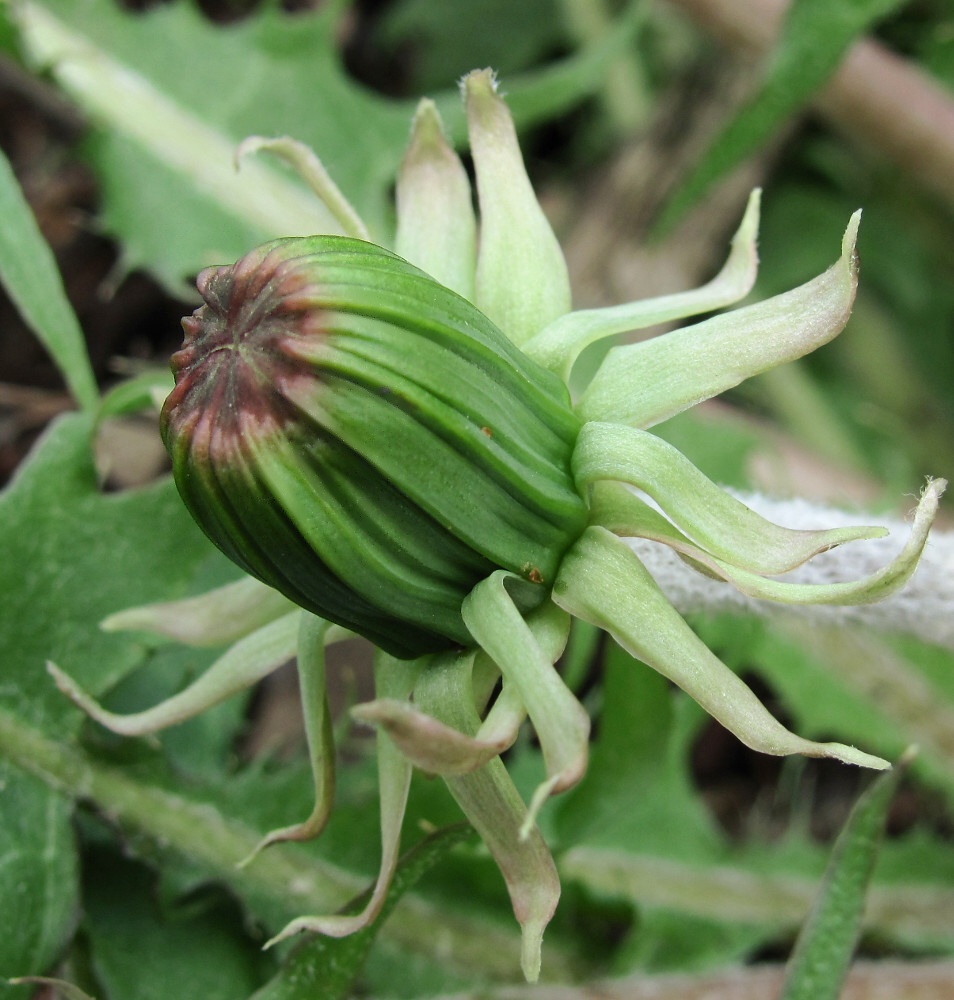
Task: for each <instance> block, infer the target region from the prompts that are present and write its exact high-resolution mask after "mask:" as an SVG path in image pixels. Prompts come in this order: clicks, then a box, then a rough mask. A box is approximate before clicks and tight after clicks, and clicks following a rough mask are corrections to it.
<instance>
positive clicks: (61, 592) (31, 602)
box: [0, 415, 224, 737]
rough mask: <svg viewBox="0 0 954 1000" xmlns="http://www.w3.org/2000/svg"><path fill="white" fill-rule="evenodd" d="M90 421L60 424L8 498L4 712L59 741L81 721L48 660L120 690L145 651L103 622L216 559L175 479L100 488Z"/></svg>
mask: <svg viewBox="0 0 954 1000" xmlns="http://www.w3.org/2000/svg"><path fill="white" fill-rule="evenodd" d="M91 424H92V421H91V420H90V419H87V418H85V417H81V416H78V415H69V416H67V417H65V418H62V419H60V420H59V421H57V422H56V423H55V424H53V425H52V427H51V428H50V429H49V430H48V432H47V433H46V435H45V436H44V438H43V439H42V440H41V442H40V445H39V446H38V448H37V449H36V450H35V451H34V453H33V454H32V455H31V457H30V458H29V459H28V461H27V462H26V464H25V465H23V466H22V467H21V469H20V470H19V472H18V474H17V476H16V477H15V478H14V480H13V482H12V483H11V484H10V486H9V487H8V488H7V489H6V490H5V491H4V492H3V493H2V494H0V551H3V553H4V558H3V560H2V561H0V603H2V606H3V608H4V619H5V626H4V658H3V661H2V663H0V707H3V708H6V709H8V710H9V711H11V712H13V713H14V714H16V715H18V716H19V717H20V718H22V719H24V720H30V721H31V722H33V723H35V724H36V725H38V726H39V727H40V728H41V729H42V730H43V731H45V732H48V733H53V734H55V735H57V736H60V737H62V736H63V735H64V733H68V732H74V731H75V730H76V729H77V728H78V727H79V725H80V723H81V721H82V717H81V715H80V713H78V712H77V711H76V710H75V709H74V708H73V707H72V706H71V705H69V703H68V702H66V701H65V699H64V698H63V697H62V695H60V694H59V692H58V691H57V690H56V688H55V687H54V685H53V684H52V682H51V680H50V678H49V677H48V676H47V673H46V669H45V666H44V665H45V663H46V662H47V660H55V661H56V662H57V663H58V664H59V665H60V666H61V667H63V669H64V670H67V671H68V672H69V673H71V674H72V675H73V676H74V677H75V678H76V680H77V681H78V682H79V683H80V684H81V685H82V686H83V687H84V688H85V689H86V690H88V691H90V692H91V693H94V694H100V693H102V692H103V691H104V690H106V689H107V688H109V687H111V686H113V685H114V684H115V683H116V682H117V681H118V680H119V679H120V678H122V677H124V676H126V675H127V674H128V673H130V672H131V671H132V670H133V669H134V668H135V667H136V666H137V665H138V664H139V663H140V662H141V661H142V659H143V657H144V655H145V650H144V648H143V646H142V643H141V641H140V639H139V638H138V637H135V636H126V635H108V634H105V633H102V632H100V630H99V622H100V621H101V620H102V619H103V618H105V617H106V616H107V615H108V614H110V613H111V612H114V611H119V610H120V609H122V608H125V607H128V606H129V605H131V604H145V603H147V602H148V601H150V600H156V599H159V598H168V597H172V596H181V595H182V594H183V592H184V591H185V589H186V588H187V586H188V585H189V583H190V582H191V581H192V580H193V579H194V578H195V576H196V574H197V572H198V571H199V569H200V568H202V567H203V566H204V565H205V564H207V562H208V561H210V560H211V559H212V558H213V552H214V550H213V549H212V548H211V546H210V545H209V543H208V542H207V541H206V540H205V538H204V537H203V536H202V535H201V533H200V532H199V530H198V528H196V527H195V525H194V524H193V522H192V520H191V519H190V518H189V516H188V514H187V513H186V511H185V508H184V507H183V505H182V503H181V502H180V500H179V498H178V496H177V494H176V491H175V487H174V486H173V484H172V481H171V480H169V479H165V480H162V481H160V482H158V483H156V484H154V485H152V486H150V487H148V488H146V489H143V490H138V491H135V492H128V493H118V494H104V493H101V492H100V491H99V489H98V488H97V484H96V474H95V471H94V468H93V463H92V457H91V454H90V448H89V435H90V430H91ZM222 562H223V564H224V560H222Z"/></svg>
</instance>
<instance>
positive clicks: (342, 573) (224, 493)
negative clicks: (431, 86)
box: [162, 236, 586, 658]
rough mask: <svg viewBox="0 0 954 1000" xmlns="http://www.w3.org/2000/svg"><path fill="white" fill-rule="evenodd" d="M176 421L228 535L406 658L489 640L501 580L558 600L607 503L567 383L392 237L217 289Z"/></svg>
mask: <svg viewBox="0 0 954 1000" xmlns="http://www.w3.org/2000/svg"><path fill="white" fill-rule="evenodd" d="M198 283H199V289H200V291H201V292H202V295H203V297H204V299H205V303H206V304H205V305H203V306H202V307H201V308H200V309H198V310H197V311H196V312H195V314H194V315H193V316H192V317H190V318H188V319H186V320H185V321H184V323H183V325H184V327H185V330H186V342H185V345H184V346H183V348H182V350H181V351H179V352H178V353H177V354H176V355H175V356H174V357H173V369H174V371H175V374H176V388H175V390H174V391H173V392H172V394H171V395H170V396H169V398H168V399H167V401H166V404H165V406H164V408H163V415H162V431H163V437H164V439H165V442H166V445H167V447H168V449H169V451H170V453H171V455H172V458H173V467H174V471H175V477H176V482H177V484H178V486H179V491H180V493H181V494H182V498H183V500H184V501H185V502H186V504H187V506H188V507H189V510H190V511H191V512H192V514H193V516H194V517H195V519H196V520H197V521H198V522H199V524H200V525H201V526H202V528H203V529H204V530H205V531H206V533H207V534H208V535H209V537H210V538H211V539H212V540H213V541H214V542H215V543H216V544H217V545H218V546H219V547H220V548H221V549H222V550H223V551H224V552H225V553H226V554H227V555H228V556H230V557H231V558H232V559H233V560H235V562H237V563H238V564H239V565H240V566H241V567H242V568H243V569H245V570H246V571H248V572H249V573H251V574H252V575H253V576H255V577H257V578H258V579H260V580H262V581H263V582H264V583H267V584H269V585H270V586H272V587H274V588H275V589H276V590H279V591H281V592H282V593H283V594H285V595H286V596H287V597H289V598H290V599H291V600H292V601H294V602H295V603H296V604H298V605H300V606H301V607H304V608H307V609H308V610H309V611H311V612H313V613H314V614H317V615H320V616H322V617H325V618H328V619H330V620H331V621H334V622H336V623H337V624H339V625H343V626H345V627H347V628H350V629H353V630H354V631H356V632H358V633H359V634H361V635H364V636H366V637H367V638H369V639H371V640H372V641H373V642H375V643H376V644H377V645H379V646H381V647H382V648H384V649H386V650H388V651H389V652H391V653H394V654H395V655H396V656H399V657H405V658H407V657H413V656H420V655H421V654H423V653H427V652H434V651H436V650H439V649H446V648H448V647H449V646H452V645H466V644H468V643H469V642H471V638H470V635H469V633H468V632H467V628H466V626H465V625H464V622H463V619H462V618H461V605H462V602H463V600H464V598H465V597H466V596H467V595H468V594H469V593H470V591H471V590H472V589H473V588H474V586H475V585H476V584H477V583H479V582H480V580H482V579H483V578H484V577H486V576H488V575H489V574H490V573H491V572H492V571H493V570H495V569H506V570H509V571H511V572H512V573H514V574H515V575H516V576H518V577H520V578H521V579H522V580H523V581H525V583H526V585H525V586H523V587H521V588H520V591H519V597H520V604H521V606H522V607H523V608H525V609H530V608H532V607H535V606H537V605H539V604H540V603H541V602H542V601H543V600H544V599H545V598H546V595H547V592H548V590H549V586H550V585H551V584H552V582H553V579H554V578H555V575H556V571H557V568H558V566H559V562H560V557H561V556H562V554H563V552H564V551H565V550H566V549H567V547H568V546H569V545H570V543H571V542H572V541H574V540H575V539H576V538H577V537H578V536H579V534H580V532H581V531H582V528H583V526H584V524H585V520H586V507H585V504H584V503H583V501H582V500H581V499H580V497H579V495H578V493H577V491H576V487H575V485H574V481H573V477H572V474H571V471H570V460H571V454H572V450H573V445H574V443H575V441H576V436H577V433H578V431H579V426H580V425H579V421H578V420H577V418H576V417H575V416H574V415H573V412H572V410H571V409H570V403H569V396H568V394H567V391H566V388H565V386H564V385H563V383H562V382H561V381H560V380H559V379H558V378H557V377H556V376H554V375H553V374H552V373H550V372H548V371H546V370H544V369H543V368H541V367H539V366H538V365H536V364H535V363H534V362H532V361H531V360H530V359H529V358H527V357H526V356H525V355H523V354H522V353H521V352H520V351H519V350H517V348H515V347H514V346H513V344H511V343H510V341H509V340H507V338H506V337H505V336H504V335H503V334H502V333H501V332H500V331H499V330H498V329H497V328H496V327H495V326H494V325H493V323H491V322H490V320H488V319H487V318H486V317H485V316H484V315H483V314H482V313H481V312H480V311H479V310H478V309H476V308H475V307H474V306H473V305H472V304H471V303H469V302H467V301H466V300H465V299H462V298H461V297H460V296H458V295H456V294H454V293H453V292H451V291H449V290H447V289H446V288H444V287H443V286H442V285H439V284H438V283H437V282H435V281H434V280H433V279H432V278H430V277H428V276H427V275H426V274H424V273H423V272H422V271H420V270H418V269H417V268H415V267H412V266H411V265H409V264H408V263H406V262H405V261H403V260H401V259H400V258H399V257H396V256H395V255H394V254H392V253H390V252H388V251H387V250H383V249H381V248H380V247H376V246H374V245H372V244H370V243H366V242H362V241H359V240H355V239H348V238H345V237H337V236H318V237H313V238H310V239H287V240H280V241H277V242H275V243H272V244H268V245H266V246H264V247H260V248H259V249H257V250H254V251H252V252H251V253H250V254H248V255H247V256H245V257H244V258H242V260H240V261H239V262H238V263H237V264H235V265H234V266H232V267H222V268H210V269H208V270H206V271H204V272H203V273H202V274H201V275H200V277H199V282H198Z"/></svg>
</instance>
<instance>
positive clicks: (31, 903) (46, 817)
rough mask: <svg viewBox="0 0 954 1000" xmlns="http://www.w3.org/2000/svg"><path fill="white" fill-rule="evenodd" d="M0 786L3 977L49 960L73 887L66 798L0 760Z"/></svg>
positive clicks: (58, 944)
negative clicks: (0, 791)
mask: <svg viewBox="0 0 954 1000" xmlns="http://www.w3.org/2000/svg"><path fill="white" fill-rule="evenodd" d="M0 789H2V794H0V900H3V926H4V931H3V934H2V935H0V982H2V980H3V979H5V978H7V977H12V976H27V975H33V974H38V973H41V972H45V971H46V970H47V969H48V968H49V967H50V965H52V963H53V962H54V961H55V960H56V957H57V955H58V954H59V952H60V951H61V949H62V947H63V943H64V941H65V940H66V938H67V937H68V936H69V934H70V933H71V932H72V929H73V926H74V924H75V923H76V918H77V915H78V912H79V886H78V884H77V883H78V875H77V865H76V854H75V846H74V842H73V829H72V823H71V817H72V813H73V804H72V802H71V801H70V800H69V798H67V797H66V796H64V795H62V794H60V793H59V792H57V791H55V790H54V789H52V788H48V787H46V786H44V785H43V784H41V783H40V782H39V781H38V780H37V779H36V778H34V777H32V776H31V775H27V774H24V773H23V772H22V771H18V770H16V769H15V768H13V767H11V766H10V765H9V764H7V763H5V762H4V761H2V760H0ZM0 993H3V995H4V996H7V994H6V993H5V992H4V991H3V990H2V989H0ZM29 993H30V991H29V990H27V989H25V988H24V989H22V990H19V989H18V990H13V991H11V993H10V997H11V1000H12V998H13V997H24V998H25V997H27V996H28V995H29Z"/></svg>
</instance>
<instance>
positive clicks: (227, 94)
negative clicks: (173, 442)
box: [15, 0, 628, 290]
mask: <svg viewBox="0 0 954 1000" xmlns="http://www.w3.org/2000/svg"><path fill="white" fill-rule="evenodd" d="M341 6H342V5H341V4H340V3H332V4H327V5H325V7H324V8H323V9H322V10H321V11H319V12H317V13H309V14H298V15H296V16H290V15H287V14H285V13H283V12H282V11H281V10H280V9H279V8H278V7H277V6H276V5H274V4H265V5H263V7H262V9H261V12H260V13H259V14H257V15H255V16H252V17H249V18H246V19H244V20H242V21H239V22H236V23H233V24H230V25H213V24H212V23H210V22H209V21H208V20H206V19H205V18H203V17H202V15H201V14H200V13H199V12H198V10H197V9H196V8H195V6H194V5H193V4H189V3H185V2H181V0H180V2H179V3H172V4H161V5H158V6H155V7H153V8H152V9H151V10H150V11H148V12H147V13H145V14H139V15H134V14H130V13H127V12H125V11H124V10H122V9H121V8H120V7H119V5H117V4H115V3H113V2H112V0H22V2H21V3H19V4H17V6H16V10H15V15H16V19H17V23H18V26H19V29H20V38H21V44H22V46H23V48H24V49H25V51H26V53H27V55H28V56H29V58H30V60H31V61H32V62H33V63H34V64H35V65H41V66H43V67H44V68H46V67H49V68H50V69H51V70H52V73H53V75H54V77H55V78H56V79H57V81H58V82H59V83H60V85H61V86H62V87H63V89H64V90H66V91H67V92H68V93H69V94H70V96H71V97H72V98H73V99H74V100H75V101H76V102H77V103H78V104H79V105H80V106H81V107H82V108H83V110H84V112H85V113H86V114H87V116H88V117H89V119H90V120H91V121H92V122H93V124H95V125H96V126H97V127H98V130H99V131H98V132H97V133H96V134H95V135H94V137H93V138H92V139H91V141H90V143H89V146H88V151H89V155H90V157H91V159H92V162H93V164H94V167H95V168H96V170H97V173H98V175H99V177H100V180H101V184H102V194H103V208H102V219H103V223H104V225H105V227H106V228H107V229H108V230H110V231H111V232H113V233H115V234H116V235H117V236H119V237H120V239H121V241H122V244H123V254H124V258H123V263H124V264H125V266H126V267H127V268H128V269H132V268H134V267H137V266H144V267H147V268H149V269H150V270H152V271H153V272H154V273H156V274H157V275H158V276H159V277H160V278H162V279H163V280H164V281H165V282H166V283H167V284H169V285H170V286H172V287H175V288H179V289H180V290H181V288H182V282H183V279H184V278H186V277H187V276H189V275H191V274H194V273H195V272H196V271H197V270H198V269H199V268H201V267H204V266H206V265H208V264H213V263H221V262H222V261H225V260H234V259H235V258H237V257H238V256H240V255H241V254H242V253H243V252H244V251H246V250H247V249H248V248H249V247H250V246H254V245H256V244H258V243H261V242H263V241H264V240H266V239H270V238H272V237H275V236H289V235H296V234H302V235H303V234H310V233H316V232H325V233H335V232H339V228H338V227H337V225H336V224H335V222H334V220H333V219H332V218H331V216H330V215H329V213H328V212H327V211H326V210H325V209H324V207H323V206H322V205H321V203H320V202H319V201H318V200H317V199H316V198H315V197H314V196H313V195H312V194H311V193H310V192H308V191H306V189H305V188H304V186H303V185H302V184H300V183H299V182H298V181H297V180H296V179H294V178H292V177H291V175H290V173H289V172H288V170H287V169H285V168H284V167H282V166H281V165H279V164H276V163H275V162H274V161H273V160H270V159H265V158H263V159H256V158H250V159H248V160H246V161H245V162H244V163H243V165H242V169H241V171H240V172H239V173H236V170H235V165H234V162H233V152H234V150H235V147H236V146H237V145H238V144H239V143H240V142H241V141H242V140H243V139H245V138H246V137H247V136H249V135H256V134H257V135H265V136H280V135H292V136H294V137H295V138H296V139H298V140H301V141H302V142H305V143H306V144H307V145H309V146H311V147H312V149H314V150H315V151H316V152H317V153H318V154H319V155H320V157H321V159H322V161H323V163H324V165H325V167H326V168H327V170H328V172H329V173H330V175H331V176H332V178H333V179H334V180H335V181H336V182H337V183H338V184H340V185H341V187H342V189H343V191H344V193H345V195H346V196H347V197H348V199H349V200H350V202H351V203H352V205H354V207H355V208H356V209H357V211H358V212H359V214H360V215H361V216H362V217H363V218H364V220H365V222H366V223H367V224H368V227H369V229H370V231H371V233H372V237H373V238H375V239H377V240H379V241H382V242H388V241H389V239H390V233H391V230H392V228H393V225H392V215H393V212H392V209H391V206H390V195H391V186H392V184H393V180H394V177H395V175H396V173H397V168H398V164H399V162H400V159H401V155H402V152H403V148H404V145H405V143H406V140H407V135H408V129H409V126H410V121H411V115H412V112H413V107H412V106H411V104H410V103H404V102H395V101H388V100H386V99H384V98H382V97H380V96H378V95H376V94H374V93H372V92H370V91H368V90H366V89H365V88H364V87H362V86H360V85H358V84H356V83H355V82H353V81H352V80H350V79H349V78H348V76H347V75H346V73H345V71H344V69H343V67H342V65H341V61H340V59H339V56H338V53H337V49H336V31H337V21H338V17H339V15H340V11H341ZM627 37H628V35H627V33H626V32H620V33H617V37H614V39H612V40H611V41H612V45H609V43H608V44H607V45H606V46H603V47H602V48H600V49H594V50H593V51H585V52H583V53H581V55H580V56H579V57H571V58H570V59H567V60H564V62H562V63H559V64H556V65H555V66H553V67H548V69H547V70H546V71H544V72H540V73H537V74H535V75H533V76H532V77H530V78H528V79H527V80H526V81H525V82H524V83H523V84H521V82H520V81H517V80H511V81H508V92H509V95H510V98H511V99H512V104H513V109H514V115H515V118H517V119H518V120H520V121H523V122H524V123H526V122H528V121H538V120H541V119H545V118H546V117H548V116H552V115H554V114H555V113H557V112H559V111H561V110H563V109H565V108H566V107H567V106H569V105H570V104H572V103H574V102H576V101H578V100H579V99H580V98H582V97H583V96H585V94H586V93H588V92H591V91H592V90H593V89H595V88H596V87H597V86H598V85H599V81H600V80H601V79H602V77H603V74H604V72H605V59H606V53H607V51H610V50H612V49H613V48H615V47H618V46H619V45H620V44H623V43H624V42H625V40H626V38H627ZM620 39H622V41H620ZM439 103H440V110H441V113H442V115H443V116H444V118H445V121H446V122H447V124H448V128H449V130H450V132H451V133H452V134H454V135H455V136H457V137H460V136H461V134H462V131H463V127H462V126H463V115H462V112H461V110H460V106H459V99H458V96H457V94H456V93H453V94H451V93H445V94H444V95H442V96H440V101H439ZM356 122H360V123H361V127H360V128H355V123H356Z"/></svg>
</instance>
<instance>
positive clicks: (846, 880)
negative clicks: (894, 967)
mask: <svg viewBox="0 0 954 1000" xmlns="http://www.w3.org/2000/svg"><path fill="white" fill-rule="evenodd" d="M901 773H902V769H901V768H899V767H896V768H894V769H893V770H891V771H889V772H887V773H886V774H884V775H882V776H881V777H880V778H878V779H877V780H876V781H875V782H874V783H873V784H872V785H871V787H870V788H869V789H868V790H867V791H866V792H865V794H864V795H863V796H862V797H861V798H860V799H859V800H858V802H857V803H856V804H855V807H854V809H852V811H851V815H850V816H849V817H848V821H847V823H846V824H845V826H844V828H843V829H842V831H841V833H840V834H839V836H838V840H837V841H836V842H835V847H834V849H833V851H832V855H831V860H830V861H829V863H828V868H827V870H826V871H825V877H824V879H823V881H822V887H821V891H820V892H819V895H818V897H817V899H816V900H815V905H814V907H813V908H812V912H811V913H810V914H809V917H808V920H807V921H806V922H805V925H804V927H803V928H802V931H801V933H800V934H799V937H798V941H797V942H796V944H795V950H794V952H793V953H792V956H791V958H790V959H789V965H788V970H787V973H786V978H785V986H784V989H783V992H782V1000H838V997H839V996H840V995H841V988H842V984H843V982H844V979H845V976H846V974H847V972H848V966H849V964H850V963H851V956H852V954H853V953H854V950H855V945H856V943H857V941H858V937H859V935H860V933H861V918H862V913H863V909H864V903H865V895H866V893H867V889H868V882H869V881H870V879H871V873H872V871H873V870H874V866H875V861H876V860H877V857H878V848H879V846H880V843H881V837H882V834H883V833H884V824H885V818H886V816H887V813H888V807H889V806H890V805H891V800H892V798H893V797H894V793H895V790H896V788H897V786H898V780H899V777H900V775H901Z"/></svg>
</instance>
